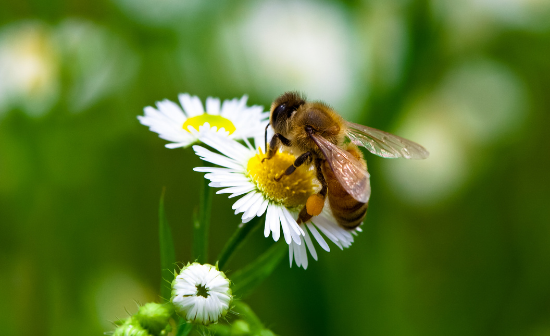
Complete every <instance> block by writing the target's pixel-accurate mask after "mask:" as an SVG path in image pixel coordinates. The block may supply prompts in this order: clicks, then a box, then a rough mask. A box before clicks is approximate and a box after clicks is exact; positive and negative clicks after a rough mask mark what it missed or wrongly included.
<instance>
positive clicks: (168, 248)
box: [159, 188, 176, 301]
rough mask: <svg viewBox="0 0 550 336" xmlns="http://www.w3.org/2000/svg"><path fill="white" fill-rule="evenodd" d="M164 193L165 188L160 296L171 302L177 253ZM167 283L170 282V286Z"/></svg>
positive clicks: (161, 208) (160, 230)
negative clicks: (165, 209)
mask: <svg viewBox="0 0 550 336" xmlns="http://www.w3.org/2000/svg"><path fill="white" fill-rule="evenodd" d="M164 192H165V189H164V188H163V189H162V194H161V196H160V202H159V246H160V270H161V285H160V295H161V297H162V298H163V299H165V300H166V301H170V295H171V291H172V289H171V288H170V287H171V286H170V285H169V284H171V283H172V279H173V278H174V267H175V265H176V252H175V248H174V240H173V239H172V231H171V230H170V225H169V224H168V221H167V220H166V213H165V211H164ZM166 282H168V284H167V283H166Z"/></svg>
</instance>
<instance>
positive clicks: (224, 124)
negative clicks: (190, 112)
mask: <svg viewBox="0 0 550 336" xmlns="http://www.w3.org/2000/svg"><path fill="white" fill-rule="evenodd" d="M206 122H207V123H209V124H210V126H216V127H218V129H220V128H225V130H226V131H228V132H229V134H231V133H233V132H235V129H236V128H235V125H233V123H232V122H231V120H229V119H227V118H224V117H222V116H220V115H213V114H208V113H203V114H200V115H198V116H194V117H192V118H188V119H187V120H185V122H184V123H183V126H182V127H183V129H184V130H186V131H187V127H189V126H193V127H194V128H195V129H196V130H198V129H199V126H202V125H204V123H206Z"/></svg>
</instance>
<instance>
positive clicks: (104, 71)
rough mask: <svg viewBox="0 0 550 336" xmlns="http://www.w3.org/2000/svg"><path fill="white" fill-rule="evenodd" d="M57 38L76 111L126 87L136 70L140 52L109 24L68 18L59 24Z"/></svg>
mask: <svg viewBox="0 0 550 336" xmlns="http://www.w3.org/2000/svg"><path fill="white" fill-rule="evenodd" d="M56 41H57V44H58V47H59V50H60V54H61V55H62V57H63V63H64V66H65V67H66V68H67V69H68V71H67V74H68V77H69V81H70V83H69V85H70V86H69V91H68V93H67V99H68V105H69V109H70V110H71V111H73V112H78V111H81V110H84V109H86V108H88V107H90V106H91V105H92V104H94V103H95V102H97V101H99V100H100V99H102V98H104V97H107V96H109V95H112V94H113V93H114V92H117V91H118V90H119V89H122V88H123V87H124V86H125V85H126V84H127V83H128V82H129V81H130V80H131V79H132V78H133V76H134V75H135V73H136V70H137V67H138V63H139V60H138V56H137V54H136V53H135V52H133V51H132V50H131V48H130V46H129V45H128V44H127V43H126V41H125V40H124V39H123V38H121V37H120V36H117V34H115V33H114V32H112V31H110V30H109V29H108V28H106V27H103V26H100V25H97V24H95V23H92V22H90V21H85V20H80V19H67V20H65V21H63V22H61V24H60V25H59V26H58V27H57V29H56Z"/></svg>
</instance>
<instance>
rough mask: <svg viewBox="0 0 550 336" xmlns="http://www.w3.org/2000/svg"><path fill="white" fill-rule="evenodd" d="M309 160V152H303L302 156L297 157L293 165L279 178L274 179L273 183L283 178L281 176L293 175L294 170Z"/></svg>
mask: <svg viewBox="0 0 550 336" xmlns="http://www.w3.org/2000/svg"><path fill="white" fill-rule="evenodd" d="M310 158H311V152H305V153H304V154H302V155H300V156H298V158H297V159H296V160H294V163H293V164H292V166H290V167H288V168H287V169H286V170H285V172H284V173H283V174H282V175H281V176H279V177H276V178H275V181H277V182H279V181H280V180H281V179H282V178H283V176H285V175H290V174H292V173H294V171H295V170H296V168H298V167H300V166H301V165H303V164H304V163H305V162H306V161H308V160H309V159H310Z"/></svg>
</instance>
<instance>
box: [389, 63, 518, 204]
mask: <svg viewBox="0 0 550 336" xmlns="http://www.w3.org/2000/svg"><path fill="white" fill-rule="evenodd" d="M527 106H528V101H527V97H526V91H525V88H524V85H523V83H522V82H521V81H520V80H519V79H518V78H517V77H516V76H515V74H514V73H513V72H512V71H511V70H510V69H508V68H507V67H506V66H504V65H501V64H498V63H495V62H493V61H490V60H483V59H475V60H470V61H466V62H464V63H462V64H459V65H457V66H456V67H454V68H453V69H451V70H450V71H449V72H448V74H447V76H446V77H445V78H444V79H443V80H442V82H441V83H440V85H439V87H437V88H436V90H435V91H434V92H432V93H431V94H429V95H428V96H423V97H418V99H417V100H416V101H414V102H412V103H411V105H410V107H409V109H408V110H407V111H406V112H405V114H404V118H403V120H402V122H401V125H402V127H398V129H397V130H394V131H392V133H394V134H399V135H400V136H403V137H405V138H408V139H411V140H413V141H416V142H418V143H421V144H422V145H423V146H425V147H426V148H427V149H428V150H429V151H430V158H429V159H427V160H421V161H406V162H405V161H398V160H395V161H393V160H392V161H391V162H387V161H384V162H383V165H384V169H383V171H384V173H385V175H386V179H387V180H388V183H389V184H390V185H391V186H392V187H393V188H394V189H395V194H396V195H398V196H399V197H401V198H403V199H404V200H406V201H408V202H410V203H413V204H437V203H440V202H444V201H445V200H447V199H449V198H450V197H451V196H452V195H454V194H456V193H457V192H459V191H460V190H461V188H463V187H464V186H465V184H466V183H467V182H468V179H469V177H471V174H472V173H473V172H475V171H477V169H474V168H475V165H476V164H477V163H478V162H482V161H483V160H485V159H487V158H488V157H489V158H490V155H486V154H484V153H483V150H484V148H486V147H487V146H490V145H491V144H493V143H496V142H497V141H499V140H502V138H503V137H506V136H510V135H513V134H514V133H515V132H519V130H520V129H521V127H522V123H523V122H524V121H525V119H526V113H527Z"/></svg>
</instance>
